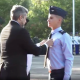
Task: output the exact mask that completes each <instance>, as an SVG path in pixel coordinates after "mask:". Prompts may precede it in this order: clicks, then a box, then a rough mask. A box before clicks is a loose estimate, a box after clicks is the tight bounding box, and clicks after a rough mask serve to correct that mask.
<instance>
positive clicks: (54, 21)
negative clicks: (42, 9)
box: [47, 14, 60, 29]
mask: <svg viewBox="0 0 80 80" xmlns="http://www.w3.org/2000/svg"><path fill="white" fill-rule="evenodd" d="M47 22H48V27H50V28H52V29H56V28H57V27H60V26H58V24H59V22H60V19H59V18H58V17H57V15H54V14H49V15H48V20H47Z"/></svg>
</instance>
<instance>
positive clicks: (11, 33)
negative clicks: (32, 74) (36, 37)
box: [0, 5, 53, 80]
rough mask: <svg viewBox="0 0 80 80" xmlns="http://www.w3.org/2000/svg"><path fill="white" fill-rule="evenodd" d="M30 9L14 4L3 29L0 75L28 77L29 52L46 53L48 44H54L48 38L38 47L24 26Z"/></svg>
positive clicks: (17, 77)
mask: <svg viewBox="0 0 80 80" xmlns="http://www.w3.org/2000/svg"><path fill="white" fill-rule="evenodd" d="M27 14H28V10H27V9H26V8H25V7H23V6H21V5H14V6H13V7H12V9H11V11H10V18H11V20H10V21H9V23H8V25H6V26H5V27H4V28H3V29H2V31H1V64H0V77H1V78H2V79H4V80H6V79H12V78H13V79H26V80H28V79H27V72H26V66H27V64H26V63H27V54H29V53H31V54H33V55H35V56H38V55H39V54H41V53H42V54H43V53H46V48H47V46H48V47H50V46H52V45H53V41H52V39H51V40H48V41H47V42H46V43H45V44H44V45H42V44H43V41H42V42H40V47H37V46H36V45H35V44H34V43H33V41H32V40H31V38H30V35H29V33H28V31H27V30H26V29H25V28H23V26H24V25H25V23H26V18H27Z"/></svg>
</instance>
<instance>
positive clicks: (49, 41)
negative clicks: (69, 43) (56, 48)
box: [40, 39, 53, 47]
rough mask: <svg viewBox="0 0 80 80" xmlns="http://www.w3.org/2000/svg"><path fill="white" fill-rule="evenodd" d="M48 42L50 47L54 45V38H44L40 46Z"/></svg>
mask: <svg viewBox="0 0 80 80" xmlns="http://www.w3.org/2000/svg"><path fill="white" fill-rule="evenodd" d="M44 44H47V46H48V47H51V46H52V45H53V39H49V40H48V39H47V40H46V39H44V40H42V41H41V42H40V46H42V45H44Z"/></svg>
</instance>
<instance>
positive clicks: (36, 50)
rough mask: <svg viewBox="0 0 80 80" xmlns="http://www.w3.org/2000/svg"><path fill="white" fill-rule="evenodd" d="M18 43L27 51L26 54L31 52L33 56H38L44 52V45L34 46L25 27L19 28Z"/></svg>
mask: <svg viewBox="0 0 80 80" xmlns="http://www.w3.org/2000/svg"><path fill="white" fill-rule="evenodd" d="M19 36H20V44H21V46H22V48H23V49H24V50H25V51H26V52H27V53H28V54H33V55H35V56H38V55H40V54H46V50H47V48H46V46H45V45H43V46H40V47H38V46H36V45H35V44H34V43H33V41H32V40H31V38H30V35H29V33H28V31H27V30H26V29H24V28H23V29H21V30H20V34H19Z"/></svg>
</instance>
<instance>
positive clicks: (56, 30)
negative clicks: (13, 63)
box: [51, 27, 62, 34]
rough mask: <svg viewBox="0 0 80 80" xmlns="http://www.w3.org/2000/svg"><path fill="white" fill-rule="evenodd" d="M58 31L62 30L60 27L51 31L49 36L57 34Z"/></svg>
mask: <svg viewBox="0 0 80 80" xmlns="http://www.w3.org/2000/svg"><path fill="white" fill-rule="evenodd" d="M60 30H62V28H61V27H58V28H56V29H55V30H51V34H54V33H56V32H58V31H60Z"/></svg>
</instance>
